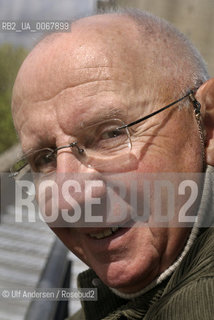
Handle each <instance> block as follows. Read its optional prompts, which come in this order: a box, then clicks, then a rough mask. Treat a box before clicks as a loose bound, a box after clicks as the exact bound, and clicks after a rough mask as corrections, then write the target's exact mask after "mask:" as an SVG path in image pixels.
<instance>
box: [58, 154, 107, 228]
mask: <svg viewBox="0 0 214 320" xmlns="http://www.w3.org/2000/svg"><path fill="white" fill-rule="evenodd" d="M72 151H73V148H72V150H71V149H70V148H66V149H61V150H59V151H58V155H57V170H56V177H55V181H56V184H57V188H58V210H59V214H60V216H61V218H63V219H61V220H63V222H66V221H64V220H67V222H68V221H69V220H70V221H73V222H74V223H75V226H87V222H92V220H93V218H91V217H92V215H93V214H94V213H95V215H96V212H99V218H98V219H97V222H98V221H99V222H101V220H102V219H101V212H102V209H101V206H102V205H103V202H105V200H104V199H105V195H106V185H105V182H104V180H103V178H102V175H101V174H100V173H99V172H98V171H96V170H95V169H93V168H89V167H87V166H85V165H84V164H82V163H81V161H80V160H79V159H78V158H77V157H76V156H75V155H74V153H73V152H72ZM76 151H78V152H79V150H76ZM69 216H70V218H69ZM89 220H90V221H89ZM95 220H96V219H95ZM95 224H96V221H95Z"/></svg>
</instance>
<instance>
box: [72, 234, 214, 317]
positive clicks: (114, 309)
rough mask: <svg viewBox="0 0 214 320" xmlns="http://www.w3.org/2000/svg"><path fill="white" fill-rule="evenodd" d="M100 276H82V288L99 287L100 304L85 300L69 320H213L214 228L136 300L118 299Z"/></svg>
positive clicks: (197, 240)
mask: <svg viewBox="0 0 214 320" xmlns="http://www.w3.org/2000/svg"><path fill="white" fill-rule="evenodd" d="M94 278H96V279H97V276H96V274H95V273H94V272H93V271H92V270H87V271H85V272H83V273H82V274H80V275H79V284H80V287H82V288H92V287H93V283H94V284H95V283H96V285H97V288H98V301H84V302H83V303H82V309H81V310H80V311H79V312H78V313H76V314H75V315H73V316H72V317H71V318H69V320H101V319H102V320H137V319H143V320H193V319H194V320H213V319H214V228H208V229H203V230H201V233H200V235H199V236H198V238H197V239H196V240H195V242H194V244H193V245H192V248H191V249H190V251H189V252H188V253H187V255H186V256H185V257H184V259H183V261H182V262H181V264H180V265H179V267H178V268H177V269H176V270H175V271H174V273H173V274H172V275H171V276H170V277H169V278H168V279H166V280H164V281H163V282H162V283H160V284H159V285H157V286H156V287H154V288H153V289H151V290H150V291H148V292H146V293H145V294H143V295H142V296H140V297H138V298H135V299H133V300H124V299H122V298H120V297H118V296H116V295H115V294H114V293H113V292H112V291H111V290H110V289H109V288H108V287H107V286H105V285H104V284H103V283H102V282H101V281H100V280H96V281H93V279H94Z"/></svg>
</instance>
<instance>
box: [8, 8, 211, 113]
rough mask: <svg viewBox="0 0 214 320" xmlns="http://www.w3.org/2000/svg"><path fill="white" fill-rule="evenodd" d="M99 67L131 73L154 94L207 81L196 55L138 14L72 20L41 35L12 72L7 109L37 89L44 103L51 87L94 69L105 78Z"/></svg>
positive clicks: (160, 24)
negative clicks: (62, 29)
mask: <svg viewBox="0 0 214 320" xmlns="http://www.w3.org/2000/svg"><path fill="white" fill-rule="evenodd" d="M105 67H111V68H120V70H121V73H124V72H125V73H127V78H129V77H131V73H132V74H134V75H135V77H136V79H135V81H136V85H138V86H142V87H144V89H145V88H146V90H148V87H150V89H149V90H152V88H151V86H150V83H151V82H152V83H153V84H154V83H155V91H156V92H157V91H158V92H163V91H166V90H165V89H166V88H167V91H169V86H170V87H171V88H172V91H173V92H174V95H175V96H177V92H180V91H181V90H183V91H186V89H187V88H189V87H195V86H198V84H200V83H201V82H204V81H205V80H206V78H207V74H206V70H205V68H204V64H203V60H202V59H201V57H200V56H199V55H198V53H197V51H196V50H195V49H194V48H193V47H192V46H191V44H190V43H189V42H188V41H187V40H186V39H185V38H184V37H183V36H182V35H181V34H180V33H179V32H178V31H177V30H175V29H174V28H173V27H171V26H170V25H169V24H168V23H166V22H165V21H162V20H159V19H158V18H156V17H154V16H151V15H149V14H148V13H144V12H138V11H129V12H124V13H122V14H119V13H115V14H106V15H97V16H92V17H87V18H83V19H80V20H77V21H76V22H74V23H73V24H72V28H71V32H69V33H57V34H52V35H49V36H47V37H46V38H45V39H43V40H42V41H41V42H40V43H39V44H38V45H37V46H36V47H35V48H34V49H33V50H32V52H31V53H30V55H29V56H28V57H27V59H26V61H25V62H24V64H23V65H22V68H21V70H20V72H19V74H18V77H17V80H16V83H15V87H14V94H13V107H15V106H16V105H17V106H18V105H19V100H20V99H19V98H21V99H22V98H23V96H24V97H26V98H27V97H28V96H29V95H30V96H31V97H33V99H34V100H37V99H38V96H37V94H38V91H39V92H40V93H41V97H40V98H41V99H48V98H50V92H51V95H52V91H53V90H54V89H55V94H57V92H59V91H60V90H62V89H63V88H65V87H66V86H68V85H70V83H69V82H70V81H71V82H72V85H75V83H76V82H79V80H80V82H81V77H82V73H84V71H85V70H86V68H87V72H88V74H89V77H90V70H92V69H93V68H97V72H99V73H100V74H101V75H103V76H104V77H105V78H106V77H107V78H108V75H107V74H106V73H105ZM83 78H84V76H83ZM118 80H119V79H118ZM56 81H57V85H56V83H55V82H56ZM82 81H84V79H83V80H82ZM44 83H45V86H44Z"/></svg>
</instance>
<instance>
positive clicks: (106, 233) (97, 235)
mask: <svg viewBox="0 0 214 320" xmlns="http://www.w3.org/2000/svg"><path fill="white" fill-rule="evenodd" d="M118 229H119V227H112V228H109V229H106V230H105V231H103V232H98V233H90V234H89V236H90V237H91V238H95V239H103V238H106V237H109V236H110V235H112V234H113V233H114V232H116V231H117V230H118Z"/></svg>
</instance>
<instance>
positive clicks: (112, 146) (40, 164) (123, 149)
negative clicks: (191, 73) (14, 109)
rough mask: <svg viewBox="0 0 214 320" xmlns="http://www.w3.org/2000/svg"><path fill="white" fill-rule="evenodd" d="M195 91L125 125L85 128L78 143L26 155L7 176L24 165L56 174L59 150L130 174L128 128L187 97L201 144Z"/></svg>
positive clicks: (90, 164) (87, 162)
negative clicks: (196, 124) (192, 108)
mask: <svg viewBox="0 0 214 320" xmlns="http://www.w3.org/2000/svg"><path fill="white" fill-rule="evenodd" d="M195 91H196V90H191V91H189V92H188V93H187V94H186V95H185V96H183V97H181V98H180V99H178V100H176V101H174V102H172V103H170V104H168V105H167V106H165V107H163V108H161V109H158V110H156V111H154V112H153V113H151V114H149V115H147V116H145V117H143V118H140V119H138V120H135V121H133V122H130V123H129V124H125V123H124V122H123V121H121V120H119V119H112V120H107V121H102V122H99V123H97V124H95V125H91V126H88V127H86V128H84V130H82V131H81V132H80V133H79V135H78V142H71V143H70V144H68V145H65V146H60V147H58V148H54V149H52V148H43V149H39V150H35V151H29V152H28V153H27V154H25V156H24V157H21V158H20V159H19V160H18V161H17V162H16V163H15V164H14V165H13V167H12V168H11V175H10V176H12V177H15V176H17V175H18V174H19V173H20V172H21V171H22V170H23V169H24V168H25V167H26V166H27V165H29V166H30V167H31V170H32V171H33V172H38V173H42V174H49V173H51V172H55V171H56V166H57V154H58V151H59V150H62V149H68V150H67V151H68V152H70V151H72V154H74V156H75V157H76V158H77V159H78V160H79V161H80V162H81V163H82V164H83V165H85V166H87V167H91V168H95V169H97V170H101V171H108V172H115V171H119V172H121V171H126V170H131V168H132V167H133V165H134V163H135V162H136V158H135V157H134V156H133V155H132V153H131V149H132V141H131V134H130V131H129V129H128V128H130V127H131V126H134V125H136V124H138V123H140V122H142V121H145V120H147V119H149V118H151V117H153V116H154V115H156V114H158V113H160V112H162V111H164V110H166V109H168V108H170V107H172V106H173V105H175V104H177V103H178V102H180V101H182V100H184V99H185V98H187V97H189V99H190V101H191V102H192V104H193V107H194V112H195V116H196V119H197V123H198V125H199V132H200V138H201V141H202V143H203V144H204V137H203V130H202V129H201V123H200V107H201V106H200V103H199V102H198V101H197V100H196V98H195V96H194V92H195ZM67 151H65V152H67Z"/></svg>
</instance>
